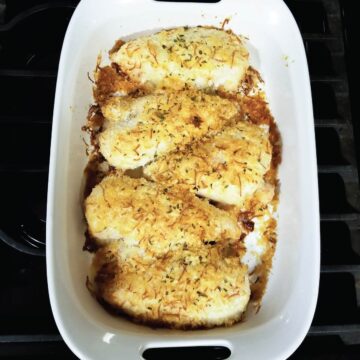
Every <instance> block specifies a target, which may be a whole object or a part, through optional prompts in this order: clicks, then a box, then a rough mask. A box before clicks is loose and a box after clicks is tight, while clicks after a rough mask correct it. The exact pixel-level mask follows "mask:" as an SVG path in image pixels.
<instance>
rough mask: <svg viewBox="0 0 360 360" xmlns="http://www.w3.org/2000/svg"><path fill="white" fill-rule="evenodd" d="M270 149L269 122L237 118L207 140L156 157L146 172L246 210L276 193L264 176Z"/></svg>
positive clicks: (269, 161)
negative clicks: (236, 121) (158, 157)
mask: <svg viewBox="0 0 360 360" xmlns="http://www.w3.org/2000/svg"><path fill="white" fill-rule="evenodd" d="M271 151H272V147H271V144H270V142H269V127H268V126H267V125H261V126H256V125H253V124H250V123H247V122H238V123H237V124H236V125H235V126H232V127H228V128H226V129H225V130H224V131H222V132H221V133H220V134H218V135H215V136H214V137H213V138H210V139H208V140H207V141H205V142H202V143H197V144H194V145H193V146H191V148H189V149H187V150H185V151H182V152H176V153H172V154H170V155H169V156H167V157H165V158H163V159H159V160H157V161H155V162H154V163H152V164H150V165H148V166H147V167H146V168H145V169H144V174H145V175H146V176H148V177H150V178H151V179H152V180H154V181H157V182H160V183H162V184H165V185H166V186H170V185H175V184H180V185H182V186H184V187H185V188H187V189H189V190H191V191H195V192H196V193H197V194H198V195H201V196H203V197H207V198H209V199H212V200H215V201H218V202H221V203H224V204H229V205H237V206H238V207H240V209H241V210H244V211H245V210H249V209H250V208H252V206H253V205H255V204H258V203H268V202H269V201H270V200H271V199H272V197H273V194H274V188H273V186H271V185H269V184H267V183H266V182H265V180H264V175H265V174H266V172H267V171H268V170H269V169H270V164H271Z"/></svg>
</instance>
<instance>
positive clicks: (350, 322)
mask: <svg viewBox="0 0 360 360" xmlns="http://www.w3.org/2000/svg"><path fill="white" fill-rule="evenodd" d="M77 3H78V1H76V0H65V1H56V2H55V1H46V0H28V1H22V0H11V1H10V0H0V99H1V100H0V104H1V106H0V137H1V139H0V154H1V155H0V199H1V206H0V283H1V285H2V286H1V291H0V358H3V359H50V358H51V359H76V357H75V356H74V355H73V354H72V353H71V351H70V350H69V349H68V348H67V346H66V345H65V343H64V342H63V340H62V339H61V336H60V335H59V332H58V330H57V328H56V325H55V322H54V320H53V317H52V313H51V309H50V303H49V298H48V293H47V282H46V267H45V257H44V250H45V227H46V189H47V177H48V165H49V149H50V135H51V121H52V108H53V101H54V92H55V83H56V74H57V66H58V61H59V56H60V51H61V45H62V41H63V37H64V34H65V31H66V27H67V24H68V22H69V20H70V17H71V15H72V13H73V11H74V9H75V7H76V5H77ZM286 3H287V4H288V6H289V7H290V9H291V11H292V12H293V14H294V16H295V18H296V20H297V22H298V24H299V27H300V30H301V32H302V35H303V39H304V43H305V48H306V52H307V56H308V61H309V70H310V76H311V87H312V94H313V103H314V115H315V132H316V141H317V155H318V172H319V191H320V211H321V246H322V258H321V281H320V292H319V300H318V305H317V309H316V313H315V317H314V320H313V324H312V327H311V329H310V331H309V334H308V336H307V337H306V339H305V340H304V342H303V344H302V345H301V346H300V348H299V349H298V350H297V351H296V353H295V354H294V355H293V356H292V357H291V359H358V358H360V311H359V303H360V188H359V176H358V165H359V157H356V154H357V153H358V154H359V144H360V137H359V134H360V121H359V111H358V107H357V99H356V95H355V92H356V88H357V80H356V79H355V73H356V71H358V69H357V68H358V60H357V58H356V54H355V53H356V44H358V43H359V42H358V38H356V36H357V35H356V34H355V33H356V30H357V29H358V26H357V20H356V18H355V16H356V11H355V2H354V1H353V2H352V1H351V0H286ZM174 356H175V357H176V355H172V357H174ZM155 358H159V357H154V359H155ZM187 358H188V359H189V360H190V359H191V354H190V355H188V356H187Z"/></svg>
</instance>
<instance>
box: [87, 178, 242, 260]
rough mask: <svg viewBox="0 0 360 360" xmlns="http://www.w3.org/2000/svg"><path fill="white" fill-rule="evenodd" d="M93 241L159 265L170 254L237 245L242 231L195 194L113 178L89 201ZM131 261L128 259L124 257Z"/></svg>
mask: <svg viewBox="0 0 360 360" xmlns="http://www.w3.org/2000/svg"><path fill="white" fill-rule="evenodd" d="M85 216H86V220H87V222H88V226H89V232H90V235H91V236H93V237H94V238H96V239H97V240H98V241H100V242H111V241H114V240H121V241H122V242H124V244H125V245H124V247H125V248H127V249H128V250H127V251H126V252H124V254H130V255H131V253H132V252H134V253H138V254H141V255H143V254H144V252H146V254H147V255H148V256H149V257H150V258H152V259H153V260H154V257H156V256H162V255H164V254H165V253H166V252H168V251H175V250H178V251H183V249H187V248H192V247H199V246H202V245H204V244H205V245H207V244H208V245H209V244H210V245H211V244H212V245H214V244H217V243H231V242H232V241H233V242H234V243H236V242H238V240H239V238H240V236H241V230H240V228H239V226H238V224H237V220H236V218H235V216H232V215H230V214H228V213H226V212H225V211H223V210H220V209H218V208H215V207H213V206H211V205H210V204H209V203H208V202H206V201H205V200H200V199H198V198H197V197H196V196H194V195H193V194H191V193H189V192H187V191H183V190H181V189H175V188H174V189H171V190H168V189H167V188H165V187H163V186H161V185H158V184H154V183H150V182H147V181H146V180H144V179H132V178H129V177H127V176H123V175H120V174H115V175H109V176H107V177H106V178H105V179H103V180H102V181H101V182H100V183H99V184H98V185H97V186H95V188H94V189H93V191H92V192H91V194H90V196H89V197H88V198H87V199H86V201H85ZM124 256H126V255H124Z"/></svg>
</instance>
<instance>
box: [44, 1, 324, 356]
mask: <svg viewBox="0 0 360 360" xmlns="http://www.w3.org/2000/svg"><path fill="white" fill-rule="evenodd" d="M225 18H229V19H230V23H229V25H228V27H229V28H231V29H232V30H233V31H234V32H235V33H237V34H242V35H245V36H247V37H248V38H249V41H248V47H249V50H250V54H251V59H250V62H251V64H252V65H254V67H255V68H256V69H258V70H259V71H260V73H261V75H262V77H263V79H264V80H265V90H266V94H267V96H268V99H269V103H270V108H271V110H272V113H273V115H274V116H275V119H276V120H277V123H278V126H279V129H280V132H281V135H282V140H283V162H282V164H281V166H280V171H279V176H280V182H281V193H280V207H279V223H278V244H277V249H276V254H275V257H274V262H273V268H272V271H271V275H270V279H269V282H268V288H267V291H266V294H265V296H264V298H263V301H262V307H261V310H260V311H259V313H258V314H257V315H254V316H251V317H249V318H247V320H246V321H245V322H243V323H240V324H237V325H235V326H233V327H230V328H217V329H213V330H198V331H186V332H184V331H174V330H168V329H151V328H149V327H145V326H141V325H136V324H133V323H131V322H129V321H127V320H125V319H122V318H118V317H113V316H111V315H109V314H108V313H107V312H105V310H104V309H103V308H102V307H101V306H100V305H99V304H98V303H97V302H96V301H95V300H94V299H93V298H92V297H91V296H90V293H89V291H88V290H87V289H86V286H85V279H86V274H87V270H88V264H89V259H88V258H87V257H88V255H87V254H86V253H83V251H82V246H83V243H84V229H85V224H84V219H83V215H82V209H81V193H82V190H81V189H82V184H83V180H84V176H83V170H84V168H85V165H86V162H87V157H86V154H85V147H84V143H83V136H84V134H83V132H82V131H81V127H82V125H84V124H85V119H86V115H87V111H88V108H89V105H90V104H91V103H92V84H91V83H90V81H89V79H88V75H87V74H88V72H89V73H90V74H92V71H93V70H94V67H95V64H96V58H97V56H98V54H99V52H101V51H102V52H105V51H107V50H109V49H110V48H111V47H112V45H113V44H114V42H115V40H116V39H118V38H125V39H127V38H132V37H135V36H138V35H139V34H143V33H151V32H154V31H157V30H159V29H163V28H171V27H176V26H182V25H189V26H194V25H214V26H219V25H220V24H221V22H222V21H223V20H224V19H225ZM319 249H320V239H319V208H318V189H317V167H316V153H315V139H314V121H313V113H312V102H311V92H310V82H309V75H308V68H307V62H306V57H305V51H304V47H303V42H302V39H301V36H300V33H299V30H298V27H297V25H296V23H295V21H294V19H293V17H292V15H291V13H290V11H289V10H288V9H287V7H286V6H285V4H284V3H283V2H282V1H281V0H222V1H220V2H218V3H206V4H204V3H184V2H182V3H181V2H179V3H174V2H158V1H154V0H131V1H130V0H107V1H98V0H83V1H81V3H80V4H79V6H78V7H77V9H76V11H75V13H74V15H73V17H72V19H71V21H70V24H69V27H68V30H67V33H66V36H65V40H64V45H63V49H62V53H61V60H60V65H59V73H58V80H57V87H56V99H55V108H54V119H53V129H52V143H51V157H50V174H49V188H48V208H47V275H48V284H49V294H50V300H51V306H52V310H53V313H54V317H55V320H56V323H57V326H58V328H59V330H60V333H61V335H62V336H63V338H64V340H65V341H66V343H67V345H68V346H69V347H70V348H71V350H72V351H73V352H74V353H75V354H76V355H77V356H78V357H79V358H81V359H107V360H111V359H116V360H118V359H126V360H132V359H141V358H142V353H143V351H144V350H145V349H147V348H152V347H171V346H174V347H178V346H198V345H222V346H226V347H228V348H229V349H230V350H231V357H230V358H231V359H233V360H235V359H241V360H246V359H251V360H255V359H267V360H269V359H286V358H287V357H288V356H289V355H290V354H291V353H292V352H293V351H294V350H295V349H296V348H297V347H298V346H299V344H300V343H301V341H302V340H303V338H304V336H305V335H306V333H307V331H308V329H309V326H310V324H311V320H312V317H313V314H314V310H315V305H316V300H317V293H318V283H319V262H320V261H319V260H320V250H319Z"/></svg>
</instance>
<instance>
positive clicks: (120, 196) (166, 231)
mask: <svg viewBox="0 0 360 360" xmlns="http://www.w3.org/2000/svg"><path fill="white" fill-rule="evenodd" d="M225 23H226V21H225V22H224V24H223V25H225ZM198 29H199V30H200V32H202V31H204V33H205V32H207V31H209V32H208V34H210V33H211V31H214V32H216V33H219V34H221V36H224V34H227V35H229V36H228V38H227V39H228V40H229V41H231V42H233V41H234V43H232V44H231V46H234V47H236V46H239V49H240V48H241V49H243V47H244V46H243V45H244V43H243V39H242V38H241V37H238V36H237V35H235V34H234V33H233V32H232V31H231V30H226V31H225V30H223V29H218V28H214V27H211V26H209V27H198ZM184 31H188V28H186V27H185V28H182V30H179V29H177V30H176V29H170V30H165V31H164V32H163V34H162V35H161V36H164V37H165V38H169V37H171V36H172V34H177V36H178V35H181V34H183V32H184ZM161 36H160V37H161ZM225 38H226V35H225V37H224V39H225ZM147 40H148V41H147V42H146V43H144V44H145V45H144V47H142V49H143V50H144V54H145V53H146V54H147V56H148V58H146V57H145V58H144V59H145V62H147V63H148V65H149V64H150V66H151V67H153V68H154V69H156V71H160V70H161V69H160V68H161V66H160V63H161V60H162V58H161V57H162V56H163V55H164V53H163V50H165V52H166V51H167V49H164V48H158V44H157V43H156V39H155V41H153V39H152V38H149V39H147ZM211 41H213V40H211ZM211 41H210V43H211ZM180 42H181V41H180ZM235 42H236V43H237V44H235ZM133 44H136V41H134V42H128V43H125V42H124V41H122V40H118V41H117V42H116V43H115V45H114V47H113V48H112V49H111V50H110V51H109V55H110V57H111V58H112V60H113V63H112V64H111V65H110V66H105V67H100V66H99V65H98V66H97V68H96V72H95V87H94V98H95V100H96V102H97V105H95V106H93V107H91V109H90V111H89V117H88V122H87V125H86V127H84V129H85V130H86V131H88V132H89V133H90V138H91V151H93V153H92V155H91V160H90V161H89V165H88V168H87V170H86V173H87V186H86V189H85V194H84V195H85V197H87V199H86V201H85V209H86V216H87V220H88V225H89V226H88V231H87V233H86V239H87V241H86V243H85V246H84V249H85V250H88V251H93V252H95V257H94V262H93V266H92V275H91V276H90V279H88V280H87V287H88V289H89V291H90V292H91V293H92V294H93V295H94V296H96V297H97V299H98V300H99V302H100V303H101V304H102V305H103V306H104V307H105V308H106V309H107V310H109V311H111V312H112V313H114V314H117V315H120V314H121V315H122V316H125V317H128V318H130V319H131V320H133V321H135V322H140V323H144V324H146V325H150V326H155V327H170V328H177V329H198V328H211V327H214V326H230V325H232V324H233V323H235V322H237V321H240V320H242V318H243V314H244V310H245V309H246V305H247V302H248V300H249V296H250V285H251V299H252V302H254V303H255V304H258V305H259V304H260V301H261V298H262V296H263V294H264V291H265V288H266V283H267V278H268V275H269V271H270V268H271V262H272V257H273V254H274V251H275V246H276V220H275V219H274V218H272V216H273V215H272V214H273V212H274V211H276V207H277V203H278V192H279V185H278V180H277V168H278V166H279V163H280V162H281V138H280V134H279V130H278V128H277V126H276V123H275V121H274V118H273V117H272V115H271V112H270V110H269V106H268V104H267V102H266V100H265V99H266V98H265V94H264V93H263V92H262V91H261V86H259V84H261V82H262V79H261V76H260V74H259V73H258V72H257V71H256V70H255V69H253V68H251V67H249V68H247V71H246V74H245V76H244V77H243V78H242V80H241V81H240V82H238V83H237V82H236V81H234V82H231V81H230V82H229V83H227V85H226V86H224V85H219V86H218V85H215V83H214V82H213V83H211V82H209V86H207V85H206V84H205V83H204V84H205V85H204V84H201V82H200V83H199V84H200V85H199V87H200V88H201V89H203V90H205V91H204V96H209V95H211V96H213V97H214V96H215V95H217V96H218V97H220V98H222V100H227V101H229V102H230V103H232V104H236V106H237V107H238V106H239V104H240V108H237V110H236V112H237V116H236V119H233V121H234V123H235V122H236V121H238V120H239V119H242V120H243V119H246V121H248V122H250V123H252V124H254V125H256V126H261V125H267V126H268V127H269V136H268V141H269V142H270V148H271V164H270V166H269V169H267V172H266V173H265V175H264V179H265V182H266V183H268V184H270V185H271V186H272V187H275V196H274V198H273V200H272V201H271V203H268V205H267V206H266V204H261V203H259V201H257V200H256V201H255V202H254V201H250V202H249V203H247V204H246V206H245V207H244V208H243V209H240V208H239V207H237V206H233V205H224V204H221V203H219V202H218V201H212V202H211V204H212V205H209V204H208V203H207V202H206V201H202V200H199V199H196V198H194V196H193V195H192V194H190V192H189V190H191V189H189V188H184V187H183V186H180V185H181V184H176V186H175V188H174V190H172V189H168V188H167V187H166V186H165V187H164V186H161V185H154V184H148V182H146V181H145V180H144V179H142V178H141V177H143V176H144V174H143V172H142V169H141V168H140V169H139V168H135V169H131V170H126V172H125V174H126V175H128V176H130V177H137V178H139V177H140V178H139V179H130V178H129V177H128V176H124V175H123V174H121V173H120V172H116V171H115V170H114V169H113V168H112V167H111V166H109V164H108V163H107V161H106V160H105V159H104V158H103V156H102V155H101V151H100V147H99V134H101V133H103V132H104V131H105V130H106V129H107V128H109V127H111V126H112V125H110V124H111V123H112V122H114V121H115V122H117V121H118V119H117V120H116V119H115V120H114V119H112V118H111V114H110V113H109V112H108V110H109V109H106V106H108V104H110V103H116V102H117V101H118V100H119V99H118V98H116V96H119V95H121V96H123V95H127V96H128V99H130V100H131V101H134V102H136V101H137V100H136V99H137V98H139V97H140V98H141V97H142V96H144V95H150V96H152V95H153V93H152V92H154V93H155V94H156V96H159V95H160V96H163V95H164V94H165V96H166V94H168V93H169V89H172V91H173V90H174V89H177V90H178V89H181V92H183V91H184V89H185V90H189V89H190V88H193V87H194V82H193V80H192V78H193V76H191V77H190V82H189V83H186V82H187V81H188V80H189V79H187V78H186V77H184V78H182V77H181V76H180V77H179V78H178V79H176V76H175V77H174V78H173V77H172V76H170V78H171V79H169V78H166V79H165V80H164V81H163V80H161V79H160V81H159V82H157V79H156V78H154V79H150V81H147V80H146V76H148V75H149V74H146V73H144V74H145V77H143V76H142V75H141V74H140V73H139V72H138V70H139V69H141V67H142V63H140V64H137V63H134V64H133V65H131V64H130V62H131V61H134V60H136V59H137V57H138V51H139V49H140V48H139V49H136V48H131V47H132V46H133ZM212 45H214V44H212ZM212 45H211V46H212ZM165 46H166V47H167V44H166V45H165ZM211 46H210V47H211ZM129 47H130V48H129ZM193 47H194V46H193V45H191V49H193ZM210 47H209V49H210ZM180 48H181V46H180V47H179V49H180ZM174 49H175V50H176V51H174V52H173V51H172V50H173V49H172V50H171V52H172V54H170V55H171V56H170V58H171V61H174V62H175V63H176V62H177V63H178V64H179V66H180V65H182V66H181V69H180V72H181V71H183V69H187V70H191V68H195V67H196V66H198V65H199V64H198V62H199V58H195V57H194V58H192V57H191V59H190V57H189V59H188V60H190V62H189V61H185V59H182V58H181V56H180V55H179V54H177V50H179V49H178V47H177V45H176V46H175V48H174ZM206 49H207V44H206V43H204V44H201V45H200V47H198V45H196V46H195V49H193V50H194V55H196V54H195V53H196V52H199V51H200V50H201V51H202V52H203V51H207V50H206ZM228 49H230V47H228ZM124 51H125V53H126V57H127V60H128V62H127V63H124V62H122V61H118V60H119V59H118V57H117V55H118V54H120V53H123V52H124ZM212 51H213V50H212ZM240 53H241V54H242V56H244V59H245V58H246V59H245V62H244V64H245V68H246V67H247V56H246V54H247V51H245V50H244V52H243V50H241V51H240ZM146 54H145V55H146ZM168 55H169V54H168ZM168 55H166V56H168ZM198 55H202V54H200V53H199V54H198ZM223 55H224V56H225V53H224V54H222V53H221V51H220V52H219V51H218V50H217V49H215V53H212V57H213V58H216V59H217V60H216V59H215V62H218V60H222V59H220V58H219V56H220V57H221V56H223ZM228 55H229V56H228ZM238 55H239V54H238V53H237V52H236V50H235V52H234V51H232V53H229V54H227V55H226V56H227V59H226V61H225V62H224V63H223V64H225V63H226V64H227V70H228V71H231V70H232V68H233V67H235V63H237V62H238V61H239V59H238ZM124 59H125V58H124ZM144 59H143V60H144ZM223 60H224V59H223ZM136 61H137V60H136ZM136 61H135V62H136ZM191 61H193V62H196V64H195V63H194V64H192V63H191ZM221 63H222V62H221V61H220V62H219V64H221ZM189 65H191V66H190V67H189ZM203 65H204V64H203ZM201 67H202V66H201ZM187 70H186V71H187ZM201 71H202V70H201ZM201 71H200V72H199V74H202V72H201ZM139 74H140V75H141V76H138V75H139ZM144 74H143V75H144ZM201 76H202V75H201ZM201 76H200V77H201ZM236 76H238V77H239V76H240V73H238V74H237V75H236ZM194 78H195V77H194ZM144 79H145V80H146V81H145V82H143V81H144ZM184 79H185V80H186V81H185V85H184ZM214 79H216V77H215V78H214ZM214 79H211V81H213V80H214ZM218 79H220V78H218ZM239 79H240V77H239ZM148 80H149V79H148ZM153 80H156V81H155V82H154V81H153ZM154 84H155V86H154ZM156 84H157V85H156ZM196 87H197V86H195V88H196ZM234 88H236V89H237V90H236V91H235V92H234ZM192 91H195V90H192ZM209 91H210V93H209ZM161 94H162V95H161ZM214 98H215V97H214ZM182 102H183V101H182V100H181V101H180V103H182ZM196 107H198V105H196V106H195V108H196ZM223 108H224V109H225V108H226V109H228V106H223ZM109 114H110V115H109ZM179 114H181V109H180V110H178V111H177V113H176V115H177V116H178V115H179ZM104 115H106V117H108V119H105V117H104ZM207 119H208V116H205V117H204V116H199V115H198V114H197V113H194V114H193V116H192V117H189V124H191V126H192V128H193V129H194V131H198V130H199V129H201V128H202V127H203V126H204V125H206V120H207ZM160 120H161V121H163V120H164V119H160ZM224 125H225V122H224V124H222V125H221V126H220V127H219V129H220V130H221V129H222V128H223V126H224ZM226 126H230V127H231V126H233V125H231V122H230V123H226ZM150 129H151V127H150ZM176 131H177V132H178V130H176ZM148 133H149V134H150V131H149V132H148ZM151 134H153V133H152V132H151ZM214 135H215V133H214V134H209V133H206V134H202V135H201V136H199V138H198V139H197V140H196V141H197V144H201V143H202V142H203V141H204V139H206V141H209V139H211V138H212V137H213V136H214ZM189 137H190V138H191V134H190V135H189ZM182 145H184V144H181V149H182V150H181V151H182V153H181V154H183V156H187V155H186V154H190V153H191V154H193V147H194V146H195V144H194V139H191V141H190V144H188V145H186V146H182ZM117 146H118V147H120V148H122V147H123V146H124V142H123V141H121V142H120V143H119V144H118V145H117ZM174 149H175V148H174ZM174 149H172V150H174ZM179 149H180V148H178V150H179ZM172 150H171V151H172ZM175 150H176V149H175ZM178 150H176V151H178ZM218 150H219V149H218ZM220 150H221V149H220ZM220 150H219V151H220ZM135 151H137V152H138V153H139V147H137V148H136V149H135ZM139 155H140V153H139ZM177 155H178V156H176V154H175V155H174V154H170V155H167V154H164V158H163V159H164V160H165V161H166V159H167V160H171V159H174V158H176V157H179V155H180V153H178V154H177ZM202 155H204V154H202ZM202 158H203V160H204V161H205V162H207V161H208V158H207V156H206V154H205V156H202ZM224 166H225V165H224ZM226 166H229V165H228V164H227V165H226ZM193 167H194V168H196V169H195V170H196V171H200V172H201V168H200V167H199V166H198V164H195V165H194V166H193ZM125 168H126V167H125ZM223 170H225V168H219V169H218V170H217V171H219V172H221V171H223ZM155 180H156V181H159V179H157V178H156V179H155ZM167 185H170V184H167ZM171 185H174V184H171ZM195 185H196V186H197V185H198V184H195ZM143 187H145V188H146V189H147V190H146V191H143ZM139 189H140V191H139ZM90 193H91V195H90V196H89V194H90ZM166 197H167V198H168V199H166ZM267 201H268V200H267ZM266 203H267V202H266ZM215 206H216V207H218V208H219V209H220V208H221V209H222V210H219V209H216V207H215ZM177 207H179V208H177ZM270 207H271V209H272V211H269V209H270ZM170 208H171V209H172V211H171V212H173V211H174V212H175V213H176V216H173V217H171V216H170V214H171V212H169V213H167V211H168V210H169V209H170ZM138 209H140V211H138ZM266 214H269V216H270V220H266V221H265V222H264V223H263V225H262V226H260V227H258V223H259V221H257V220H256V219H264V218H265V217H266V216H267V215H266ZM170 218H171V219H170ZM206 219H207V221H206ZM261 221H263V220H261ZM261 221H260V222H261ZM237 222H238V223H237ZM149 224H150V225H149ZM130 227H131V229H130V230H131V231H130V230H129V228H130ZM216 228H218V229H216ZM219 228H220V231H219ZM179 229H181V231H180V230H179ZM259 229H260V230H259ZM178 230H179V231H178ZM256 231H258V232H259V231H260V233H261V240H260V241H259V244H260V246H263V247H264V249H265V250H264V252H263V253H261V259H260V260H261V262H260V263H259V264H258V265H257V266H255V268H254V270H253V271H251V273H250V274H248V270H247V269H246V266H244V265H242V264H241V263H240V259H244V258H245V256H246V254H247V253H248V251H249V249H247V248H246V245H245V244H246V241H247V239H248V238H247V236H253V234H254V232H256ZM199 256H200V257H201V258H202V260H201V261H199ZM195 259H197V260H196V261H195ZM249 275H250V280H251V284H249V278H248V277H249ZM166 276H169V278H167V277H166ZM226 277H227V278H228V280H229V279H230V278H231V279H232V281H231V283H232V288H231V289H232V290H234V289H237V290H236V291H235V290H234V292H233V293H231V294H230V297H229V294H226V291H224V290H223V286H222V285H219V284H220V283H222V282H223V281H224V278H226ZM171 278H173V280H172V281H168V280H169V279H170V280H171ZM197 278H199V279H200V280H196V279H197ZM164 280H165V282H163V281H164ZM216 284H217V285H216ZM223 285H224V284H223ZM133 286H135V288H134V287H133ZM218 286H219V287H220V288H221V290H220V291H219V290H218V289H217V287H218ZM154 290H155V291H154ZM228 290H229V289H228ZM166 292H167V293H166ZM188 292H189V294H190V295H189V294H187V293H188ZM204 294H205V295H206V296H203V295H204ZM232 295H233V296H232ZM196 299H199V300H198V301H199V302H197V301H196ZM205 300H206V301H205ZM144 304H146V306H145V305H144ZM154 304H155V305H154ZM148 306H149V307H151V309H148ZM208 307H210V309H211V311H210V312H207V308H208ZM224 312H226V314H225V315H224ZM215 315H216V316H215Z"/></svg>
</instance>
